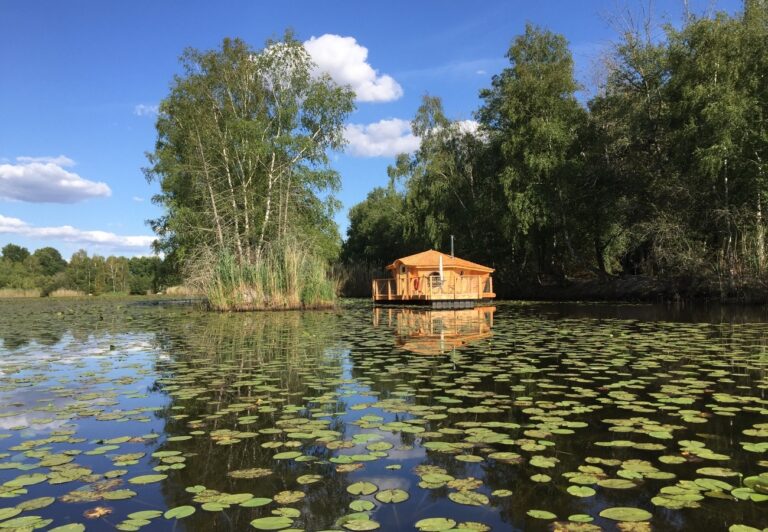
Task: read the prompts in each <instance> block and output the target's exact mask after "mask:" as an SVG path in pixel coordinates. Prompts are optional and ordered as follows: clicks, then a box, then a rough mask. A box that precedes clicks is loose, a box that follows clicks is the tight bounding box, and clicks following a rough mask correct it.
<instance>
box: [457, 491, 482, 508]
mask: <svg viewBox="0 0 768 532" xmlns="http://www.w3.org/2000/svg"><path fill="white" fill-rule="evenodd" d="M448 498H449V499H451V500H452V501H453V502H455V503H458V504H466V505H467V506H484V505H486V504H488V502H489V500H488V497H487V496H486V495H483V494H482V493H477V492H474V491H453V492H451V493H449V494H448Z"/></svg>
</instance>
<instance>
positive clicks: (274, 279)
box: [190, 240, 337, 311]
mask: <svg viewBox="0 0 768 532" xmlns="http://www.w3.org/2000/svg"><path fill="white" fill-rule="evenodd" d="M201 259H202V261H203V262H202V264H201V263H200V260H201ZM192 267H193V268H194V269H195V270H196V272H194V275H193V276H191V279H190V281H191V283H192V286H197V287H199V288H200V290H201V291H202V292H203V293H204V294H205V295H206V296H207V298H208V304H209V305H210V306H211V308H213V309H215V310H221V311H246V310H280V309H283V310H287V309H306V308H328V307H332V306H333V305H334V303H335V300H336V291H337V290H336V288H337V287H336V282H335V281H334V280H333V279H332V278H331V276H330V272H329V267H328V264H327V262H326V261H325V260H324V259H322V258H320V257H318V256H316V255H315V254H314V253H312V251H311V250H310V249H308V248H307V247H306V246H302V245H301V244H300V243H299V242H298V241H296V240H285V241H282V242H280V243H279V244H277V243H276V244H273V245H271V246H270V247H268V248H265V249H264V250H263V251H262V253H261V255H260V256H258V257H256V258H255V259H252V260H251V261H250V262H239V261H238V260H237V258H236V257H235V256H234V255H233V254H231V253H229V252H219V253H217V254H213V253H211V252H209V253H208V254H207V257H206V256H205V255H203V256H202V257H201V258H199V259H198V260H196V261H195V262H194V263H193V266H192Z"/></svg>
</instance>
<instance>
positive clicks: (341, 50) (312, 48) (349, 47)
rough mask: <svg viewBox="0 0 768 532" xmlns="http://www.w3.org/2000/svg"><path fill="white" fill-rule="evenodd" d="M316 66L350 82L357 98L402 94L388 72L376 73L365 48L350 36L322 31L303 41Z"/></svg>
mask: <svg viewBox="0 0 768 532" xmlns="http://www.w3.org/2000/svg"><path fill="white" fill-rule="evenodd" d="M304 48H306V50H307V52H309V55H310V56H311V57H312V60H313V61H314V62H315V65H317V70H318V71H320V72H326V73H328V75H330V76H331V78H333V80H334V81H336V82H337V83H340V84H342V85H350V86H351V87H352V89H353V90H354V91H355V94H356V95H357V99H358V100H359V101H361V102H389V101H392V100H397V99H398V98H400V97H401V96H402V95H403V88H402V87H401V86H400V85H399V84H398V83H397V81H395V80H394V78H392V77H391V76H388V75H386V74H380V73H379V72H377V71H376V70H375V69H374V68H373V67H372V66H371V65H370V64H369V63H368V62H367V59H368V48H366V47H364V46H361V45H359V44H358V43H357V41H356V40H355V38H354V37H342V36H341V35H333V34H330V33H326V34H325V35H321V36H320V37H311V38H310V39H309V40H308V41H305V42H304Z"/></svg>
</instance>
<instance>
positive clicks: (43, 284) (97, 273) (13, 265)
mask: <svg viewBox="0 0 768 532" xmlns="http://www.w3.org/2000/svg"><path fill="white" fill-rule="evenodd" d="M3 249H4V250H8V253H7V254H4V256H3V257H2V258H0V289H20V290H33V289H36V290H38V291H39V293H40V294H41V295H43V296H47V295H49V294H51V293H52V292H54V291H55V290H58V289H60V288H61V289H65V290H73V291H77V292H82V293H84V294H93V295H98V294H128V293H131V294H146V293H148V292H151V293H155V292H157V291H159V290H161V289H162V288H164V287H167V286H169V285H171V284H176V283H177V279H176V275H177V274H176V272H175V271H174V270H173V267H174V265H173V264H166V263H167V262H168V261H164V260H162V259H160V258H159V257H131V258H127V257H115V256H109V257H106V258H105V257H101V256H99V255H93V256H91V257H89V256H88V254H87V253H86V252H85V251H84V250H80V251H77V252H76V253H74V254H73V255H72V258H71V260H70V262H69V263H67V261H66V260H64V259H63V258H62V257H61V253H59V251H58V250H56V249H54V248H52V247H44V248H40V249H38V250H36V251H35V252H34V253H32V254H31V255H30V254H29V252H28V251H27V250H26V249H25V248H22V247H20V246H17V245H15V244H8V245H7V246H5V247H4V248H3ZM19 250H21V251H19ZM11 257H13V259H11ZM22 257H23V258H22ZM19 259H21V260H19Z"/></svg>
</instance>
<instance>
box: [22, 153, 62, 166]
mask: <svg viewBox="0 0 768 532" xmlns="http://www.w3.org/2000/svg"><path fill="white" fill-rule="evenodd" d="M16 162H19V163H22V164H30V163H43V164H55V165H56V166H75V161H73V160H72V159H70V158H69V157H67V156H66V155H59V156H58V157H16Z"/></svg>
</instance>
